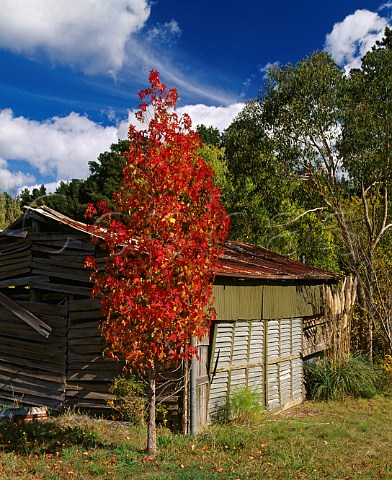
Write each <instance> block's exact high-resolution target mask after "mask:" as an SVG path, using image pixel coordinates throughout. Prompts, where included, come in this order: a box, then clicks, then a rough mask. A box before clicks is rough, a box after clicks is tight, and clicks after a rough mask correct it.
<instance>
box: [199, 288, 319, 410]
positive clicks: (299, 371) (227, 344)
mask: <svg viewBox="0 0 392 480" xmlns="http://www.w3.org/2000/svg"><path fill="white" fill-rule="evenodd" d="M214 296H215V298H216V301H215V308H216V311H217V321H216V322H214V326H213V330H212V338H211V357H210V366H209V371H210V381H211V384H210V389H209V400H208V415H209V417H210V418H213V417H214V416H217V415H219V412H220V411H221V410H222V409H224V408H225V406H226V405H227V402H228V400H229V399H230V395H231V394H232V392H233V391H235V390H236V389H237V388H240V387H248V388H250V389H251V390H253V391H256V392H258V393H259V394H260V395H261V398H262V399H263V406H264V407H265V408H268V409H275V408H285V407H287V406H290V405H293V404H295V403H299V402H301V401H302V398H303V390H302V388H303V364H302V348H303V345H302V342H303V340H302V330H303V318H304V317H305V318H306V317H307V316H309V317H314V316H317V315H320V312H321V298H322V297H321V286H320V285H288V286H283V285H246V284H240V285H216V286H215V287H214Z"/></svg>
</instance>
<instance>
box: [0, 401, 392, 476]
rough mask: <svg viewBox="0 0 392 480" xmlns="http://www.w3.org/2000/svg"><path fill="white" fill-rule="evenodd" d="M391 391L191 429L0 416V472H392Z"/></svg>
mask: <svg viewBox="0 0 392 480" xmlns="http://www.w3.org/2000/svg"><path fill="white" fill-rule="evenodd" d="M391 411H392V396H387V395H383V396H376V397H374V398H372V399H357V400H355V399H346V400H345V401H344V402H328V403H316V402H305V403H304V404H303V405H301V406H299V407H296V408H295V409H292V410H290V411H287V412H284V413H281V414H275V415H273V414H271V413H267V414H264V415H262V416H261V417H260V418H261V419H260V420H259V421H254V422H253V423H252V424H249V423H248V424H235V423H234V424H226V425H216V426H213V427H210V428H208V429H207V430H206V431H205V432H203V433H202V434H200V435H198V436H196V437H191V436H182V435H174V434H172V433H171V432H169V431H168V430H163V429H162V430H160V431H159V436H158V454H157V456H156V457H155V458H151V457H149V456H147V455H146V454H145V452H144V451H143V449H144V445H145V431H144V428H143V427H141V426H127V425H114V424H111V423H108V422H105V421H102V420H93V419H90V418H88V417H86V416H80V415H73V414H67V415H63V416H60V417H57V418H50V419H48V420H45V421H42V422H39V423H35V424H26V425H16V424H10V423H8V422H2V423H0V479H7V480H14V479H18V480H19V479H26V480H27V479H28V480H38V479H39V480H41V479H45V480H59V479H80V480H82V479H83V480H91V479H110V480H124V479H143V478H146V479H155V480H169V479H173V480H174V479H176V480H181V479H183V480H185V479H187V480H188V479H195V480H196V479H197V480H199V479H200V480H203V479H222V480H223V479H232V480H235V479H258V480H259V479H267V478H271V479H274V480H276V479H283V480H293V479H324V478H327V479H335V480H338V479H339V480H341V479H349V478H352V479H355V480H367V479H386V480H387V479H392V460H391V454H390V445H391V444H392V417H391V413H390V412H391Z"/></svg>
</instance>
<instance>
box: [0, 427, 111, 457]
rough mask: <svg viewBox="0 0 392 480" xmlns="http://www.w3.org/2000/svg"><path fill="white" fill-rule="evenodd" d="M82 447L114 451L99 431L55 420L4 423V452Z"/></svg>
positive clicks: (0, 432)
mask: <svg viewBox="0 0 392 480" xmlns="http://www.w3.org/2000/svg"><path fill="white" fill-rule="evenodd" d="M71 446H78V447H80V448H83V449H88V448H105V449H111V448H113V446H112V445H111V444H110V443H104V442H103V441H102V440H101V439H100V437H99V435H98V434H97V432H95V431H94V430H90V429H87V428H81V427H78V426H69V425H67V426H61V425H59V424H57V423H56V422H53V421H41V422H38V421H34V422H31V423H26V424H17V423H14V422H12V421H3V422H0V450H3V451H5V452H15V453H19V454H42V453H45V454H49V453H52V454H54V453H56V452H61V451H62V450H63V449H65V448H69V447H71Z"/></svg>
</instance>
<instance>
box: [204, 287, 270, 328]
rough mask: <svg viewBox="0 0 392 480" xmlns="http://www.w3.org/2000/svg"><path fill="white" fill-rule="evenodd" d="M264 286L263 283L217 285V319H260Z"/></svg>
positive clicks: (214, 293)
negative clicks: (253, 284) (254, 284)
mask: <svg viewBox="0 0 392 480" xmlns="http://www.w3.org/2000/svg"><path fill="white" fill-rule="evenodd" d="M263 288H264V287H263V286H262V285H258V286H249V285H215V286H214V290H213V295H214V297H215V304H214V307H215V309H216V313H217V320H253V319H260V316H261V308H262V298H263Z"/></svg>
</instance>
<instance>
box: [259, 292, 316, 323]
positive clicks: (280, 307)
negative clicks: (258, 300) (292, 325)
mask: <svg viewBox="0 0 392 480" xmlns="http://www.w3.org/2000/svg"><path fill="white" fill-rule="evenodd" d="M321 300H322V299H321V285H298V286H296V285H285V286H283V285H264V293H263V306H262V318H264V319H267V320H268V319H278V318H293V317H312V316H315V315H319V314H321V313H322V308H321V303H322V301H321Z"/></svg>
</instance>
